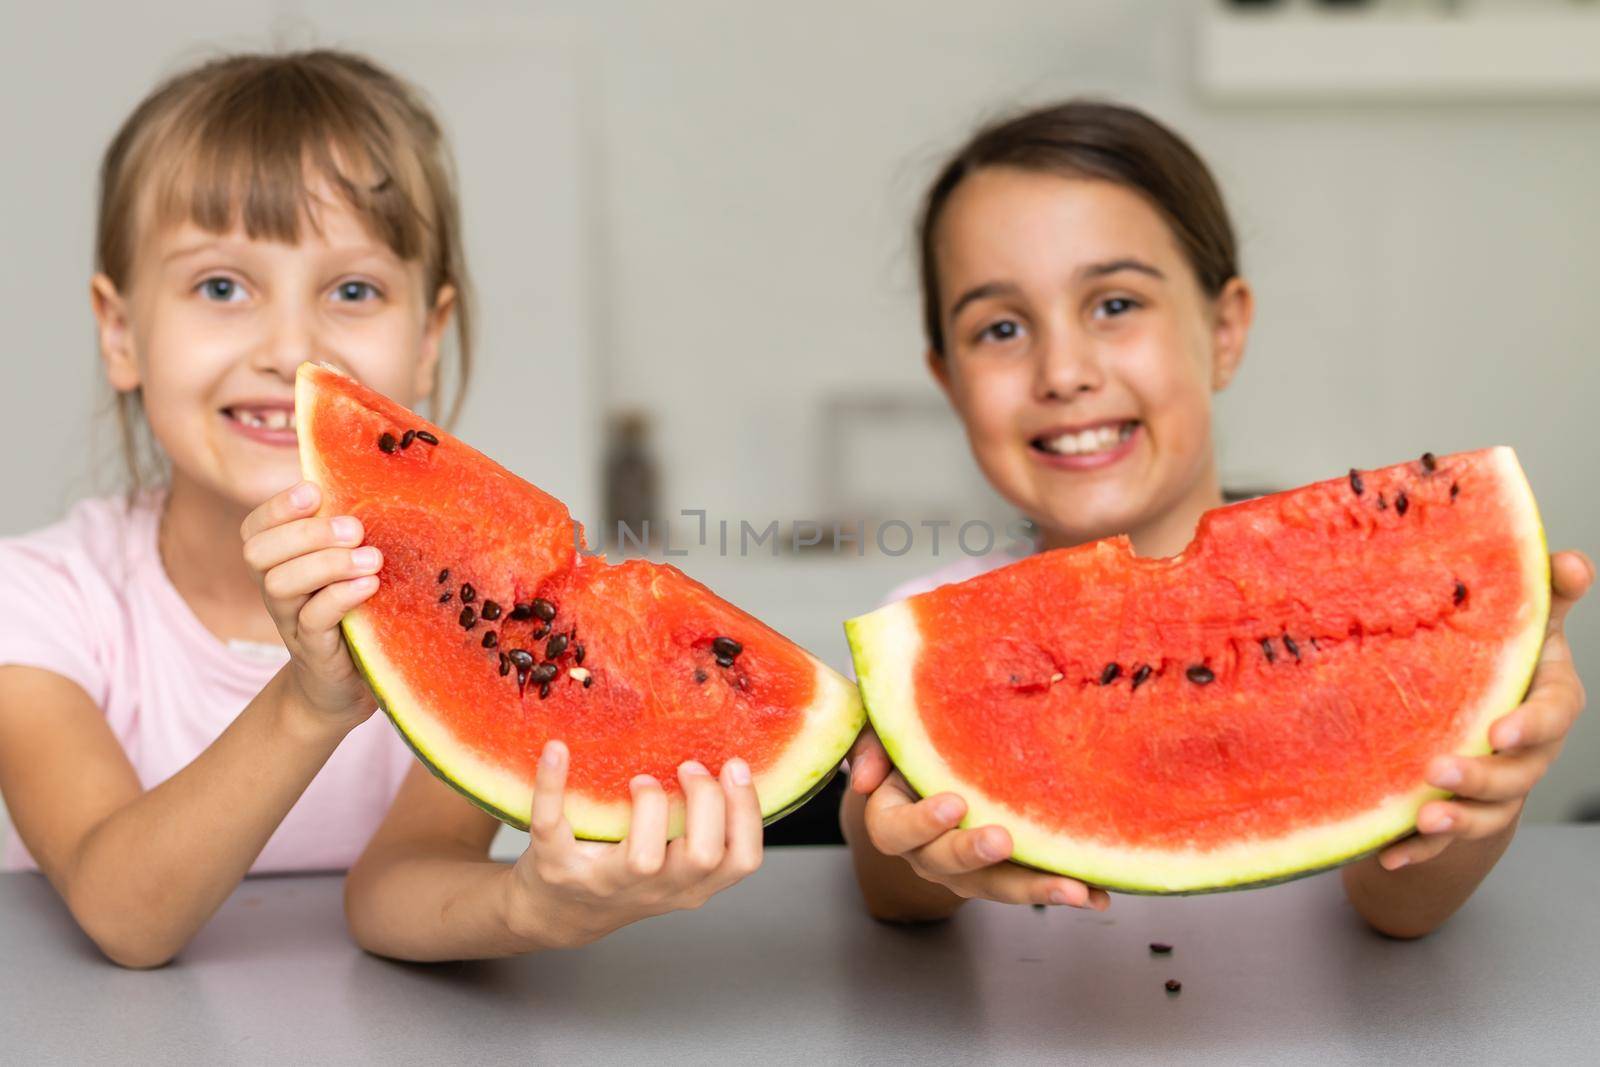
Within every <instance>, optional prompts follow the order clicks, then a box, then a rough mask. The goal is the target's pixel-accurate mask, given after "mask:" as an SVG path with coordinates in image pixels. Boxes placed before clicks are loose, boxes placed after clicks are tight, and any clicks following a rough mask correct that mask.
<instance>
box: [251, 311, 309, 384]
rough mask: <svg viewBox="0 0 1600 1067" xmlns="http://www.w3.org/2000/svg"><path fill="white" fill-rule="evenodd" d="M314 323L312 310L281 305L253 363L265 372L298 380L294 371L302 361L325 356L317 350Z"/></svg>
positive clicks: (256, 351)
mask: <svg viewBox="0 0 1600 1067" xmlns="http://www.w3.org/2000/svg"><path fill="white" fill-rule="evenodd" d="M314 327H315V323H314V319H313V317H312V315H311V314H310V313H309V312H308V311H302V310H299V309H295V308H284V309H281V310H280V311H279V313H278V314H277V315H276V316H275V317H274V318H273V321H272V329H271V330H270V331H269V333H268V334H267V336H266V337H264V338H263V339H262V342H261V344H259V345H257V346H256V349H255V352H254V353H253V354H252V359H251V365H252V366H253V367H254V368H255V369H256V370H258V371H261V372H263V373H265V374H271V375H273V376H274V377H278V378H281V379H283V380H284V381H288V382H292V381H294V372H295V370H296V368H298V367H299V366H300V364H302V363H304V362H305V361H306V360H308V359H320V358H322V357H321V356H320V355H319V353H318V351H317V342H316V331H315V328H314Z"/></svg>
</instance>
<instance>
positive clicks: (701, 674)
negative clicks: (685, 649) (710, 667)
mask: <svg viewBox="0 0 1600 1067" xmlns="http://www.w3.org/2000/svg"><path fill="white" fill-rule="evenodd" d="M709 677H711V675H709V674H707V673H706V672H705V671H703V670H701V669H700V668H699V667H696V668H695V669H694V680H695V681H696V682H704V681H705V680H706V679H707V678H709Z"/></svg>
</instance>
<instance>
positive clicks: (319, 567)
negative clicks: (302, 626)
mask: <svg viewBox="0 0 1600 1067" xmlns="http://www.w3.org/2000/svg"><path fill="white" fill-rule="evenodd" d="M382 566H383V553H382V552H379V551H378V550H377V549H376V548H373V547H372V546H371V545H362V546H361V547H360V548H353V549H352V548H323V549H319V550H318V551H316V552H312V553H311V554H309V555H305V556H296V557H295V558H294V559H291V560H289V561H288V562H287V563H280V564H278V565H277V566H276V567H274V568H272V569H271V570H270V571H268V572H267V573H266V574H265V575H263V576H262V578H261V588H262V591H263V592H265V593H266V595H267V597H268V599H270V600H276V601H278V602H280V603H285V602H294V601H296V600H298V599H300V598H301V597H308V596H311V595H313V594H315V593H316V592H317V591H318V590H319V589H322V588H323V587H324V586H328V585H332V584H333V583H334V582H342V581H347V580H349V579H351V578H360V577H363V576H365V575H368V574H375V573H377V571H378V570H379V569H380V568H382Z"/></svg>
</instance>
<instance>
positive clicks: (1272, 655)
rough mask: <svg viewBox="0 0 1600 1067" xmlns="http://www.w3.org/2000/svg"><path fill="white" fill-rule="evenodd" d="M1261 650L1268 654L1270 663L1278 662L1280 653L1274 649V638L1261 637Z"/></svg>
mask: <svg viewBox="0 0 1600 1067" xmlns="http://www.w3.org/2000/svg"><path fill="white" fill-rule="evenodd" d="M1261 651H1262V652H1265V653H1266V654H1267V662H1268V663H1276V662H1278V654H1277V653H1276V652H1274V651H1272V638H1270V637H1263V638H1262V639H1261Z"/></svg>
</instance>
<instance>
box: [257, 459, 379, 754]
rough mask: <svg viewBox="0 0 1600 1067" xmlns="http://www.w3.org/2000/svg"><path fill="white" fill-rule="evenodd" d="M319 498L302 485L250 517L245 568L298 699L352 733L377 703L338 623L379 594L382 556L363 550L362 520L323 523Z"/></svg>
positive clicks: (311, 487) (307, 485)
mask: <svg viewBox="0 0 1600 1067" xmlns="http://www.w3.org/2000/svg"><path fill="white" fill-rule="evenodd" d="M321 499H322V492H321V490H319V489H318V488H317V487H316V486H315V485H313V484H311V483H310V482H301V483H300V484H299V485H296V486H294V487H293V488H290V489H286V490H284V491H283V492H281V493H279V494H278V495H277V496H275V497H273V498H272V499H271V500H268V501H267V502H266V503H265V504H262V505H261V506H260V507H258V508H256V509H255V510H254V511H252V512H251V513H250V514H249V516H248V517H247V518H246V519H245V520H244V525H243V526H241V527H240V528H239V532H240V534H241V535H242V536H243V537H244V558H245V562H246V563H248V564H249V566H250V569H251V570H252V571H254V572H255V575H256V580H257V581H258V582H259V583H260V585H261V592H262V597H263V599H264V600H265V601H266V603H267V610H268V611H269V612H270V613H271V614H272V621H273V622H275V623H277V625H278V632H279V633H280V634H282V635H283V643H284V644H285V645H287V646H288V648H289V655H290V657H291V662H290V677H291V679H292V680H293V682H294V684H295V686H296V687H297V688H298V691H299V695H300V696H301V697H302V699H303V700H304V701H305V702H306V703H307V704H308V705H309V706H310V707H311V709H312V710H313V711H315V712H317V713H319V714H321V715H323V716H326V717H327V719H329V720H332V721H333V722H335V723H337V724H339V725H342V726H346V727H353V726H355V725H356V724H358V723H360V722H361V721H362V720H364V719H365V718H367V716H369V715H371V714H372V711H373V709H374V708H375V707H377V703H376V701H374V700H373V697H372V692H371V690H369V689H368V688H367V684H366V682H365V681H363V680H362V678H361V675H360V674H359V673H358V672H357V671H356V667H355V664H354V663H353V662H352V661H351V659H350V653H349V651H348V650H347V649H346V648H345V643H344V635H343V633H341V632H340V630H339V620H340V619H342V618H344V616H345V613H346V612H349V611H351V610H352V609H354V608H355V607H357V606H358V605H360V604H361V603H362V602H363V601H365V600H366V599H367V598H368V597H370V596H372V594H373V593H375V592H376V591H377V589H378V578H377V573H376V572H377V570H378V568H379V567H381V566H382V565H383V556H382V554H381V553H379V551H378V550H377V549H376V548H373V547H372V546H371V545H364V546H363V545H361V538H362V529H361V522H360V520H359V519H356V518H354V517H353V516H350V515H338V516H321V517H318V516H317V514H316V512H317V507H318V504H319V502H320V501H321ZM357 546H360V547H357Z"/></svg>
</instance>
